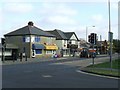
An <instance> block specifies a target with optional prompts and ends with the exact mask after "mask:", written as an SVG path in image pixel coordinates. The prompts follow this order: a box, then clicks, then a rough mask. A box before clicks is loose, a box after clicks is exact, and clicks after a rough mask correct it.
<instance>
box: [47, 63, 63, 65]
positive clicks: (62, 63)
mask: <svg viewBox="0 0 120 90" xmlns="http://www.w3.org/2000/svg"><path fill="white" fill-rule="evenodd" d="M61 64H63V63H51V64H49V65H61Z"/></svg>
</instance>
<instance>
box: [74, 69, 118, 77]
mask: <svg viewBox="0 0 120 90" xmlns="http://www.w3.org/2000/svg"><path fill="white" fill-rule="evenodd" d="M76 72H79V73H83V74H87V75H92V76H98V77H105V78H111V79H120V78H117V77H110V76H104V75H97V74H93V73H87V72H83V71H80V70H76Z"/></svg>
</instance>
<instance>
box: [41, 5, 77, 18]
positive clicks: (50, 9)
mask: <svg viewBox="0 0 120 90" xmlns="http://www.w3.org/2000/svg"><path fill="white" fill-rule="evenodd" d="M41 8H42V9H41V11H40V14H49V15H67V16H75V15H77V14H78V12H77V11H76V10H74V9H72V8H70V7H69V6H67V4H62V3H43V4H42V7H41Z"/></svg>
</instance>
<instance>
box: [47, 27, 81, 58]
mask: <svg viewBox="0 0 120 90" xmlns="http://www.w3.org/2000/svg"><path fill="white" fill-rule="evenodd" d="M47 32H49V33H51V34H53V35H55V36H56V45H57V46H58V48H59V50H57V53H59V54H61V55H62V56H68V55H70V54H73V53H74V52H75V50H76V49H77V48H79V44H80V43H79V39H78V37H77V35H76V34H75V33H74V32H63V31H61V30H58V29H55V30H53V31H47Z"/></svg>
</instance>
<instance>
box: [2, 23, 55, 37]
mask: <svg viewBox="0 0 120 90" xmlns="http://www.w3.org/2000/svg"><path fill="white" fill-rule="evenodd" d="M23 35H39V36H48V37H55V35H53V34H50V33H48V32H45V31H43V30H42V29H40V28H38V27H35V26H31V25H27V26H25V27H22V28H20V29H17V30H15V31H13V32H10V33H7V34H5V35H4V36H23Z"/></svg>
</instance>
